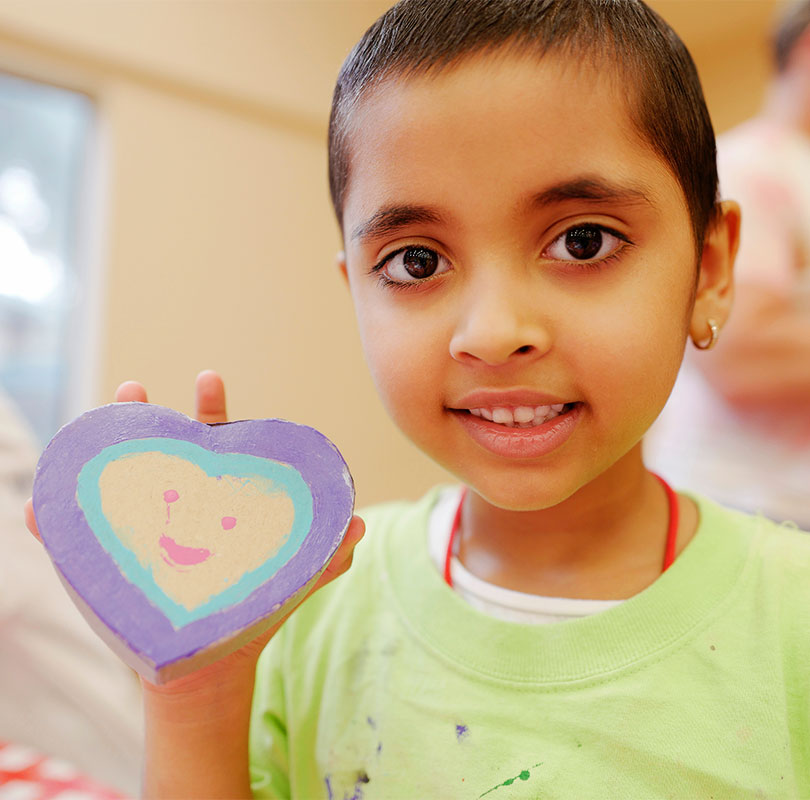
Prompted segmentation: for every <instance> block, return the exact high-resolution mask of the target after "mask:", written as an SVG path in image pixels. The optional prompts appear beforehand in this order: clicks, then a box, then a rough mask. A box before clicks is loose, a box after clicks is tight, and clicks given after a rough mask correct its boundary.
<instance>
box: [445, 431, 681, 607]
mask: <svg viewBox="0 0 810 800" xmlns="http://www.w3.org/2000/svg"><path fill="white" fill-rule="evenodd" d="M680 507H681V511H682V514H681V516H682V520H681V525H680V528H679V531H678V545H679V547H678V549H679V550H680V549H682V548H683V546H685V544H686V543H687V542H688V541H689V539H690V538H691V535H692V534H693V533H694V529H695V528H696V527H697V511H696V509H695V508H694V506H693V505H692V504H691V503H686V502H684V499H683V498H681V502H680ZM668 521H669V503H668V501H667V497H666V492H665V491H664V489H663V487H662V486H661V484H660V483H659V482H658V480H657V479H656V478H655V477H654V476H653V475H651V474H650V473H649V472H647V471H646V470H645V468H644V466H643V463H642V460H641V447H640V445H638V446H637V447H636V448H634V450H633V451H631V452H630V453H628V454H627V456H625V458H624V459H622V460H621V461H620V462H618V463H617V464H615V465H614V466H613V467H611V469H610V470H607V471H606V472H605V473H603V474H602V475H600V476H598V477H597V478H596V479H594V480H593V481H591V482H590V483H589V484H587V485H585V486H583V487H582V488H581V489H579V490H578V491H577V492H576V493H574V494H573V495H572V496H571V497H569V498H567V499H566V500H564V501H563V502H562V503H559V504H558V505H556V506H553V507H552V508H547V509H542V510H538V511H508V510H505V509H502V508H498V507H496V506H493V505H491V504H490V503H488V502H487V501H486V500H484V499H483V498H482V497H480V496H479V495H477V494H475V493H474V492H470V493H469V494H468V496H467V499H466V501H465V507H464V511H463V514H462V522H461V529H460V531H459V540H460V541H459V558H460V559H461V561H462V562H463V563H464V565H465V566H466V568H467V569H468V570H470V571H471V572H472V573H473V574H475V575H477V576H478V577H480V578H482V579H483V580H486V581H489V582H490V583H494V584H496V585H499V586H503V587H505V588H508V589H514V590H516V591H522V592H528V593H530V594H539V595H548V596H555V597H583V598H593V599H604V600H609V599H620V598H624V597H630V596H632V595H633V594H637V593H638V592H639V591H641V590H642V589H644V588H646V587H647V586H649V585H650V584H651V583H652V582H653V581H654V580H655V579H656V578H657V577H658V576H659V575H660V574H661V568H662V563H663V555H664V548H665V542H666V534H667V527H668Z"/></svg>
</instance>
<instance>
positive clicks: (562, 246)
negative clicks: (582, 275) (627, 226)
mask: <svg viewBox="0 0 810 800" xmlns="http://www.w3.org/2000/svg"><path fill="white" fill-rule="evenodd" d="M629 242H630V240H629V239H628V238H627V237H626V236H623V235H622V234H620V233H619V232H618V231H613V230H610V229H609V228H605V227H603V226H602V225H576V226H574V227H573V228H569V229H568V230H567V231H565V233H562V234H560V235H559V236H558V237H557V238H556V239H555V240H554V241H553V242H552V243H551V245H550V246H549V247H548V248H546V250H545V252H544V253H543V255H544V256H545V257H547V258H552V259H554V260H555V261H581V262H592V261H604V260H605V259H606V258H609V257H610V256H612V255H613V254H614V253H616V252H617V251H618V250H620V249H621V248H622V247H623V246H624V244H629Z"/></svg>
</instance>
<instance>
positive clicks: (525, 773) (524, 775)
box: [478, 761, 543, 800]
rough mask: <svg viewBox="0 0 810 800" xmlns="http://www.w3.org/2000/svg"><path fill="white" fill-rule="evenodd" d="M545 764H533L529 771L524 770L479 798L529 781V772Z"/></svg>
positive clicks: (540, 762)
mask: <svg viewBox="0 0 810 800" xmlns="http://www.w3.org/2000/svg"><path fill="white" fill-rule="evenodd" d="M542 763H543V762H542V761H538V762H537V763H536V764H532V765H531V767H529V769H524V770H522V771H521V772H520V773H519V774H518V775H515V777H514V778H507V779H506V780H505V781H504V782H503V783H499V784H498V785H497V786H493V787H492V788H491V789H487V790H486V791H485V792H484V794H479V795H478V798H479V800H480V798H482V797H484V796H486V795H488V794H489V793H490V792H494V791H495V790H496V789H502V788H503V787H504V786H511V785H512V784H513V783H514V782H515V781H518V780H520V781H527V780H529V778H531V776H532V774H531V772H530V771H529V770H533V769H534V768H535V767H539V766H540V765H541V764H542Z"/></svg>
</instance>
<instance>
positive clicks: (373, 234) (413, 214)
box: [351, 205, 445, 240]
mask: <svg viewBox="0 0 810 800" xmlns="http://www.w3.org/2000/svg"><path fill="white" fill-rule="evenodd" d="M444 221H445V218H444V217H443V216H442V215H441V214H440V213H439V212H438V211H435V210H434V209H432V208H430V207H428V206H414V205H404V206H388V207H387V208H382V209H380V210H379V211H377V212H376V213H375V214H372V216H370V217H369V218H368V219H367V220H365V221H364V222H361V223H360V224H359V225H358V226H357V227H356V228H355V229H354V230H353V231H352V237H351V238H352V239H353V240H358V239H361V240H368V239H375V238H377V237H380V236H386V235H387V234H389V233H393V232H395V231H398V230H400V229H401V228H405V227H407V226H408V225H420V224H421V225H424V224H427V223H443V222H444Z"/></svg>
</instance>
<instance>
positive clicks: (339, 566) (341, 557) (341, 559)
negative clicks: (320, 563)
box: [312, 516, 366, 592]
mask: <svg viewBox="0 0 810 800" xmlns="http://www.w3.org/2000/svg"><path fill="white" fill-rule="evenodd" d="M365 532H366V524H365V522H363V520H362V519H360V517H357V516H355V517H352V521H351V522H350V523H349V528H348V530H347V531H346V535H345V536H344V537H343V541H342V542H341V543H340V547H338V549H337V552H336V553H335V555H334V556H332V560H331V561H330V562H329V565H328V566H327V567H326V569H325V570H324V571H323V574H322V575H321V577H320V578H319V579H318V582H317V583H316V584H315V587H314V588H313V589H312V591H313V592H316V591H318V589H320V588H321V587H323V586H326V584H327V583H331V582H332V581H333V580H334V579H335V578H337V577H339V576H340V575H342V574H343V573H344V572H346V570H347V569H349V567H350V566H351V565H352V559H353V557H354V548H355V547H356V545H357V543H358V542H359V541H360V540H361V539H362V538H363V535H364V534H365Z"/></svg>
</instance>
